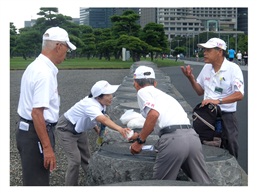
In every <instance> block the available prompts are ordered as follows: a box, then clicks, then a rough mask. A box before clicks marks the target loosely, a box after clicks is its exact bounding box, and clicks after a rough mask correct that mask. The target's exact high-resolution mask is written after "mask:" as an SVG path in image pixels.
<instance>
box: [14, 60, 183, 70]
mask: <svg viewBox="0 0 257 193" xmlns="http://www.w3.org/2000/svg"><path fill="white" fill-rule="evenodd" d="M34 59H35V58H28V59H27V60H24V59H23V58H22V57H13V58H10V70H23V69H25V68H26V67H27V66H28V65H29V64H30V63H31V62H32V61H33V60H34ZM141 61H149V62H151V59H150V58H147V59H145V58H142V59H141ZM153 63H155V64H156V65H157V66H158V67H164V66H181V65H183V64H184V62H183V61H178V62H175V61H174V60H171V59H166V58H165V59H163V60H162V59H161V58H159V59H155V60H154V61H153ZM132 64H133V61H132V60H128V61H121V60H115V59H111V60H110V61H107V60H105V59H102V60H99V59H98V58H92V59H89V60H88V59H86V58H74V59H66V60H65V61H64V62H63V63H61V64H59V65H58V66H57V67H58V68H59V69H129V68H130V66H131V65H132Z"/></svg>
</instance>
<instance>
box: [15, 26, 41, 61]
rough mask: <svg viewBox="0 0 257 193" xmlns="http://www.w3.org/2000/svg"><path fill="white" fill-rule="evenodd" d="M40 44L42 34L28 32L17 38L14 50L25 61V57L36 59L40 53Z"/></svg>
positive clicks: (32, 31) (35, 31) (33, 31)
mask: <svg viewBox="0 0 257 193" xmlns="http://www.w3.org/2000/svg"><path fill="white" fill-rule="evenodd" d="M41 44H42V34H41V33H40V32H39V31H37V30H30V31H27V32H23V33H21V34H20V35H19V36H18V38H17V46H16V48H15V50H16V52H18V53H20V54H22V57H23V58H24V59H25V60H26V59H27V57H33V56H34V57H36V56H37V55H38V54H39V53H40V51H41Z"/></svg>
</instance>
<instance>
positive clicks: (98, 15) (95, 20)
mask: <svg viewBox="0 0 257 193" xmlns="http://www.w3.org/2000/svg"><path fill="white" fill-rule="evenodd" d="M126 10H133V11H135V12H136V13H139V8H85V7H81V8H80V22H79V23H80V25H88V26H91V27H92V28H110V27H112V22H111V19H110V17H111V16H113V15H122V14H123V12H124V11H126Z"/></svg>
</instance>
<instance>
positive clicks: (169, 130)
mask: <svg viewBox="0 0 257 193" xmlns="http://www.w3.org/2000/svg"><path fill="white" fill-rule="evenodd" d="M191 128H192V126H191V125H171V126H168V127H164V128H162V129H161V130H160V134H159V137H161V136H162V135H164V134H166V133H172V132H173V131H176V130H177V129H191Z"/></svg>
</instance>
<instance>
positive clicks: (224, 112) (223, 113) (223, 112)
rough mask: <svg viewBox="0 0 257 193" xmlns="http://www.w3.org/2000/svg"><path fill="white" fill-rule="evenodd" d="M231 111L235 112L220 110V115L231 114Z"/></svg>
mask: <svg viewBox="0 0 257 193" xmlns="http://www.w3.org/2000/svg"><path fill="white" fill-rule="evenodd" d="M233 113H235V112H226V111H221V114H222V115H225V114H233Z"/></svg>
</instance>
